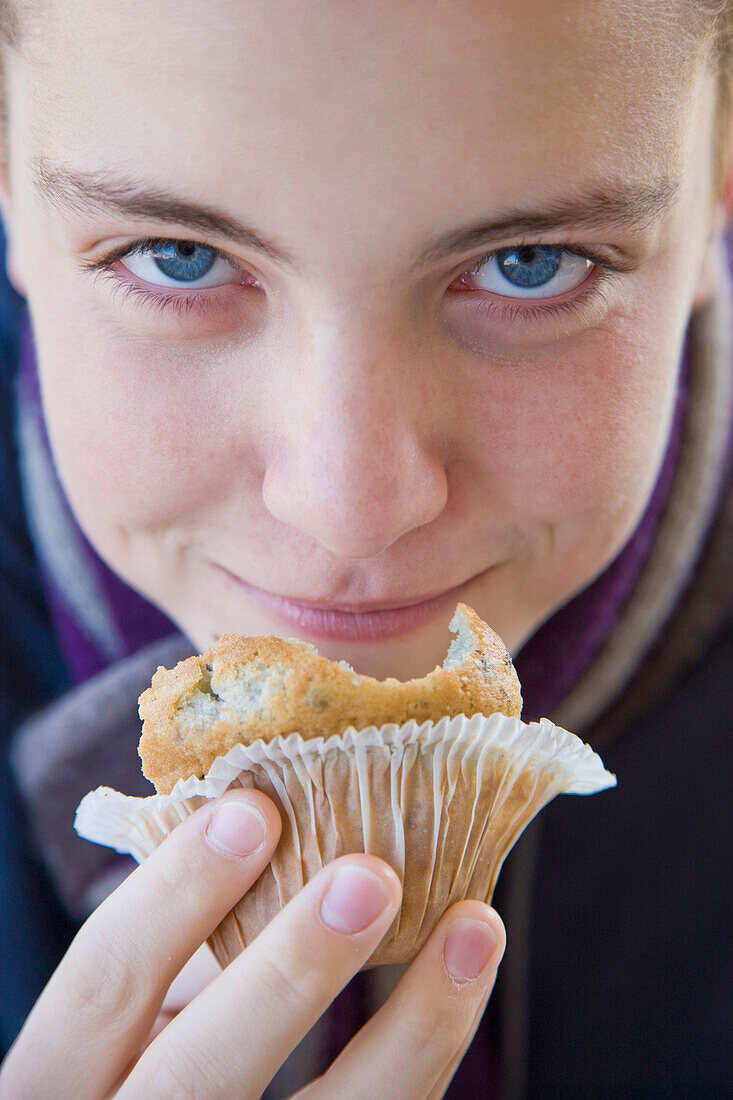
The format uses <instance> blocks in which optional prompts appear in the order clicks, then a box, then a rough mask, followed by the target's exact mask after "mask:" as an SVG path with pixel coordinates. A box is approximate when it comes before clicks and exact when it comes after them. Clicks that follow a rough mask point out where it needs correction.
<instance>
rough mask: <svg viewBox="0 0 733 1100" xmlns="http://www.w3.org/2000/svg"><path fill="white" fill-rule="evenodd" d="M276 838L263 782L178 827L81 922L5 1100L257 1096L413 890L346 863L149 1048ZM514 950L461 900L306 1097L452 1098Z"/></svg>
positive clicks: (4, 1081) (388, 874)
mask: <svg viewBox="0 0 733 1100" xmlns="http://www.w3.org/2000/svg"><path fill="white" fill-rule="evenodd" d="M247 811H249V812H247ZM279 836H280V818H279V815H278V812H277V809H276V807H275V805H274V804H273V803H272V802H271V801H270V800H269V799H267V798H266V797H265V795H263V794H262V793H260V792H259V791H254V790H247V791H236V792H229V793H228V794H226V795H224V796H223V798H221V799H219V800H218V801H217V802H215V803H211V804H208V805H206V806H203V807H202V808H201V809H200V810H198V811H197V812H196V813H195V814H193V815H192V816H191V817H190V818H188V819H187V820H186V821H184V822H183V823H182V824H181V825H180V826H178V828H176V829H175V830H174V831H173V832H172V833H171V835H170V836H169V837H168V838H167V839H166V840H165V841H164V842H163V844H161V846H160V847H159V848H158V849H157V850H156V851H155V852H154V853H153V855H151V856H150V857H149V858H148V859H147V860H146V861H145V862H144V863H143V864H142V865H141V866H140V867H139V868H137V869H136V870H135V871H134V872H133V873H132V874H131V875H130V876H129V878H127V879H126V880H125V882H123V883H122V885H121V886H120V887H118V889H117V890H116V891H115V892H114V893H113V894H112V895H110V897H109V898H107V900H106V901H105V902H103V904H102V905H100V907H99V908H98V909H97V910H96V911H95V912H94V913H93V914H92V916H91V917H90V918H89V920H88V921H87V922H86V924H85V925H84V926H83V928H82V929H81V930H80V931H79V933H78V935H77V936H76V938H75V939H74V942H73V943H72V945H71V947H70V948H69V950H68V952H67V954H66V955H65V956H64V958H63V960H62V961H61V963H60V965H59V967H58V969H57V970H56V972H55V974H54V975H53V977H52V978H51V981H50V982H49V984H48V985H47V987H46V989H45V990H44V992H43V993H42V995H41V997H40V998H39V1000H38V1002H37V1004H36V1006H35V1008H34V1009H33V1012H32V1013H31V1015H30V1016H29V1018H28V1020H27V1021H26V1024H25V1027H24V1028H23V1030H22V1032H21V1033H20V1035H19V1036H18V1039H17V1040H16V1042H15V1044H14V1046H13V1047H12V1049H11V1051H10V1052H9V1054H8V1056H7V1058H6V1059H5V1062H4V1063H3V1066H2V1069H1V1070H0V1097H2V1098H3V1100H11V1098H12V1100H43V1098H45V1097H49V1098H51V1097H58V1096H68V1097H72V1096H73V1097H75V1098H77V1100H103V1098H107V1097H110V1096H114V1097H117V1098H118V1100H137V1098H139V1097H141V1096H144V1097H145V1098H146V1100H158V1098H160V1100H170V1098H171V1097H174V1096H175V1097H179V1096H180V1097H189V1096H191V1097H193V1096H195V1097H196V1098H197V1100H209V1098H210V1100H220V1098H221V1097H224V1096H226V1097H241V1098H246V1100H249V1098H252V1100H254V1098H256V1097H259V1096H260V1095H261V1093H262V1092H263V1090H264V1089H265V1087H266V1086H267V1084H268V1082H269V1081H270V1080H271V1079H272V1077H273V1076H274V1075H275V1073H276V1071H277V1070H278V1068H279V1067H280V1066H281V1064H282V1063H283V1062H284V1061H285V1059H286V1058H287V1056H288V1054H289V1053H290V1052H291V1051H292V1050H293V1049H294V1047H295V1046H296V1045H297V1043H298V1042H299V1041H300V1039H301V1038H302V1037H303V1036H304V1035H305V1034H306V1032H308V1031H309V1029H310V1028H311V1027H312V1025H313V1024H314V1023H315V1022H316V1020H317V1019H318V1017H319V1016H320V1015H321V1014H322V1013H323V1012H324V1011H325V1009H326V1008H327V1007H328V1005H329V1004H330V1003H331V1001H332V1000H333V999H334V997H335V996H336V995H337V994H338V992H339V991H340V990H341V989H342V988H343V987H344V986H345V985H346V984H347V982H348V981H349V980H350V978H351V977H352V976H353V975H354V974H356V972H357V971H358V970H359V969H360V968H361V967H362V966H363V965H364V963H365V962H366V961H367V959H368V958H369V956H370V955H371V954H372V952H373V951H374V949H375V948H376V946H377V944H378V943H379V941H380V940H381V939H382V937H383V936H384V934H385V932H386V931H387V929H388V927H389V925H390V924H391V922H392V920H393V918H394V916H395V914H396V912H397V910H398V908H399V904H400V900H401V890H400V883H399V880H398V878H397V875H396V874H395V873H394V871H393V870H392V869H391V868H390V867H388V866H387V865H386V864H385V863H383V862H382V861H381V860H378V859H376V858H375V857H373V856H366V855H351V856H343V857H342V858H341V859H338V860H335V861H334V862H333V863H331V864H329V865H328V866H327V867H325V868H324V869H323V870H322V871H321V872H320V873H319V874H318V875H316V877H315V878H314V879H313V880H312V881H311V882H310V883H309V884H308V885H307V886H306V887H304V889H303V890H301V892H300V893H299V894H298V895H297V896H296V897H295V898H294V899H293V900H292V901H291V902H290V903H289V905H287V906H286V907H285V908H284V909H283V911H282V912H281V913H279V914H278V916H277V917H275V919H274V920H273V921H272V922H271V923H270V924H269V925H268V926H267V928H265V929H264V931H263V932H262V933H261V934H260V935H259V936H258V937H257V939H256V940H255V941H254V943H253V944H252V945H251V946H250V947H248V948H247V949H246V951H243V952H242V954H241V955H239V956H238V957H237V958H236V959H235V960H234V961H233V962H232V963H231V964H230V965H229V966H228V967H227V968H226V969H225V970H223V971H222V972H221V973H220V974H219V975H218V976H217V977H216V978H214V980H213V981H212V982H211V983H210V984H209V985H208V986H207V987H206V988H205V989H204V990H203V991H202V992H200V993H199V994H198V995H197V996H196V997H195V998H194V999H193V1000H192V1001H191V1002H190V1003H189V1004H188V1005H187V1006H186V1007H185V1008H184V1009H183V1010H182V1011H181V1012H179V1013H178V1015H176V1016H175V1018H174V1019H173V1020H172V1021H171V1022H170V1023H169V1024H168V1025H167V1026H166V1027H164V1028H163V1030H162V1031H160V1033H159V1034H157V1035H155V1037H154V1038H153V1039H152V1042H150V1041H149V1038H150V1036H151V1031H152V1029H153V1024H154V1021H155V1020H156V1016H157V1015H158V1013H159V1010H160V1008H161V1005H162V1003H163V1000H164V998H165V995H166V991H167V990H168V988H169V986H170V985H171V983H172V981H173V979H174V978H175V977H176V975H177V974H178V973H179V971H180V970H181V969H182V967H183V966H184V964H185V963H186V961H187V960H188V959H189V958H190V957H191V956H192V955H193V954H194V952H195V951H196V949H197V948H198V947H199V945H200V944H201V943H203V941H204V940H205V938H206V937H207V936H208V935H209V934H210V933H211V931H212V930H213V929H214V928H215V927H216V925H217V924H218V923H219V921H220V920H221V919H222V918H223V917H224V915H225V914H226V913H227V912H228V911H229V910H230V909H231V908H232V907H233V905H234V904H235V903H236V902H237V901H238V900H239V899H240V898H241V897H242V895H243V894H244V893H246V891H247V890H248V889H249V887H250V886H251V885H252V883H253V882H254V881H255V880H256V879H257V877H258V875H260V874H261V873H262V871H263V869H264V868H265V866H266V865H267V863H268V861H269V859H270V858H271V856H272V853H273V852H274V850H275V847H276V845H277V842H278V839H279ZM503 944H504V932H503V926H502V925H501V922H500V920H499V918H498V916H497V915H496V914H495V913H494V912H493V911H492V910H490V909H489V908H488V907H487V906H485V905H482V904H481V903H479V902H461V903H459V904H458V905H455V906H453V908H452V909H451V910H450V911H449V912H448V913H446V914H445V915H444V917H443V918H442V920H441V921H440V923H439V925H438V927H437V928H436V929H435V930H434V932H433V934H432V935H431V937H430V939H429V940H428V941H427V943H426V944H425V946H424V947H423V949H422V951H421V952H420V954H419V955H418V957H417V958H416V959H415V961H414V962H413V964H412V965H411V966H410V968H409V969H408V970H407V972H406V974H405V975H404V977H403V979H402V981H401V982H400V984H399V985H398V986H397V988H396V990H395V991H394V993H393V994H392V996H391V997H390V998H389V1000H388V1001H387V1002H386V1004H385V1005H384V1006H383V1007H382V1008H381V1009H380V1011H379V1012H378V1013H377V1014H376V1015H375V1016H374V1017H373V1018H372V1019H371V1020H370V1021H369V1022H368V1023H367V1024H366V1025H365V1026H364V1027H363V1028H362V1030H361V1031H360V1032H359V1033H358V1034H357V1035H356V1036H355V1038H354V1039H353V1040H352V1042H351V1043H350V1044H349V1045H348V1046H347V1048H346V1049H345V1051H344V1052H343V1053H342V1054H341V1056H340V1057H339V1058H338V1059H337V1061H336V1062H335V1063H334V1064H333V1065H332V1066H331V1067H330V1069H329V1070H328V1071H327V1072H326V1074H325V1075H324V1076H323V1077H321V1078H319V1079H318V1080H317V1081H315V1082H313V1083H312V1084H310V1085H309V1086H307V1087H306V1089H305V1090H303V1091H301V1093H300V1094H299V1095H300V1096H301V1097H305V1096H307V1097H308V1098H309V1100H316V1098H319V1100H320V1098H323V1097H334V1098H335V1097H344V1096H348V1097H349V1100H359V1098H362V1097H363V1098H364V1100H366V1098H367V1097H369V1098H371V1097H374V1096H375V1095H380V1096H381V1097H383V1098H384V1100H390V1098H393V1097H394V1098H395V1100H397V1098H398V1097H399V1098H400V1100H411V1098H415V1100H418V1098H419V1100H425V1098H430V1100H433V1098H437V1097H440V1096H442V1094H443V1092H444V1091H445V1089H446V1088H447V1086H448V1083H449V1081H450V1079H451V1077H452V1075H453V1073H454V1072H455V1069H456V1067H457V1065H458V1062H459V1060H460V1058H461V1057H462V1055H463V1053H464V1052H465V1049H466V1048H467V1046H468V1044H469V1042H470V1040H471V1038H472V1036H473V1033H474V1031H475V1029H476V1026H477V1024H478V1021H479V1019H480V1016H481V1013H482V1012H483V1009H484V1006H485V1003H486V1000H487V998H488V995H489V993H490V991H491V987H492V985H493V981H494V977H495V974H496V968H497V966H498V963H499V960H500V957H501V954H502V951H503ZM482 964H483V965H482ZM146 1043H147V1045H146ZM141 1051H142V1053H140V1052H141Z"/></svg>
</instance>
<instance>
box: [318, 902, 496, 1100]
mask: <svg viewBox="0 0 733 1100" xmlns="http://www.w3.org/2000/svg"><path fill="white" fill-rule="evenodd" d="M505 942H506V937H505V932H504V925H503V924H502V922H501V919H500V917H499V915H498V913H496V912H495V911H494V910H493V909H490V908H489V907H488V906H487V905H483V904H482V903H481V902H478V901H464V902H459V903H458V904H456V905H454V906H452V907H451V909H449V910H448V912H447V913H446V914H445V915H444V916H443V917H442V919H441V920H440V922H439V923H438V925H437V926H436V928H435V929H434V931H433V932H432V934H431V935H430V937H429V939H428V940H427V942H426V943H425V944H424V946H423V948H422V950H421V951H420V953H419V955H418V956H417V958H416V959H415V961H414V962H413V963H412V965H411V966H410V967H409V969H408V970H407V972H406V973H405V975H404V976H403V978H402V980H401V981H400V983H399V985H398V986H397V988H396V989H395V990H394V992H393V993H392V995H391V996H390V997H389V998H388V1000H387V1001H386V1002H385V1004H384V1005H383V1006H382V1008H381V1009H380V1010H379V1012H377V1013H376V1015H375V1016H373V1017H372V1019H371V1020H370V1021H369V1022H368V1023H367V1024H365V1025H364V1027H363V1028H362V1029H361V1030H360V1031H359V1032H358V1034H357V1035H355V1036H354V1038H353V1039H352V1041H351V1042H350V1043H349V1045H348V1046H347V1047H346V1048H345V1050H344V1051H343V1052H342V1053H341V1055H340V1056H339V1057H338V1059H337V1060H336V1061H335V1062H334V1064H333V1065H332V1066H331V1068H330V1069H329V1070H328V1071H327V1073H325V1074H324V1076H323V1077H322V1078H320V1080H319V1082H318V1086H317V1087H315V1088H314V1089H313V1093H312V1094H313V1096H314V1097H318V1100H322V1098H326V1097H328V1098H331V1097H333V1098H334V1100H335V1098H336V1097H342V1096H348V1097H349V1100H362V1098H363V1100H368V1098H370V1097H373V1096H375V1095H376V1094H377V1090H378V1092H379V1095H380V1096H381V1097H382V1098H383V1100H392V1098H393V1097H394V1098H395V1100H396V1098H397V1097H399V1098H401V1100H412V1098H414V1100H418V1098H419V1100H425V1098H426V1097H428V1096H432V1095H433V1090H435V1089H436V1088H437V1087H438V1086H439V1083H441V1082H442V1081H443V1079H444V1078H445V1079H446V1083H445V1088H447V1086H448V1083H449V1082H450V1077H451V1076H452V1075H453V1073H455V1067H456V1066H457V1065H458V1061H459V1060H460V1055H461V1053H462V1052H464V1051H465V1049H466V1048H467V1046H468V1043H469V1042H470V1039H471V1037H472V1036H473V1033H474V1031H475V1029H476V1027H477V1026H478V1022H479V1020H480V1018H481V1013H482V1012H483V1010H484V1007H485V1005H486V1002H487V1000H488V998H489V995H490V993H491V990H492V988H493V986H494V981H495V979H496V971H497V968H498V965H499V962H500V961H501V957H502V955H503V953H504V944H505ZM451 1067H453V1068H452V1071H451ZM449 1073H450V1076H448V1074H449ZM445 1088H444V1091H445ZM305 1095H307V1093H306V1094H305ZM435 1095H440V1093H437V1092H436V1094H435Z"/></svg>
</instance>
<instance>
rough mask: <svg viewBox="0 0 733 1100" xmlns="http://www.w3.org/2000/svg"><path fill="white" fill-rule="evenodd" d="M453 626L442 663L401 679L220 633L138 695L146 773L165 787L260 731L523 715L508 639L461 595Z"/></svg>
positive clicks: (199, 772) (307, 733)
mask: <svg viewBox="0 0 733 1100" xmlns="http://www.w3.org/2000/svg"><path fill="white" fill-rule="evenodd" d="M450 629H451V630H452V631H453V632H454V633H456V634H457V637H456V638H455V639H454V640H453V642H452V644H451V647H450V649H449V651H448V655H447V657H446V659H445V661H444V662H443V665H442V667H441V666H438V667H437V668H435V669H434V670H433V671H432V672H431V673H429V675H427V676H424V677H422V678H420V679H414V680H407V681H404V682H403V681H400V680H395V679H393V678H392V677H389V678H388V679H386V680H376V679H374V678H373V677H371V676H360V675H358V674H357V673H356V672H355V671H354V669H353V668H351V666H350V665H348V664H347V663H346V662H345V661H329V660H328V659H327V658H325V657H322V656H320V654H319V653H318V652H317V650H316V649H315V647H314V646H312V645H308V644H307V643H305V642H298V641H284V640H283V639H281V638H275V637H272V636H267V637H261V638H246V637H242V636H241V635H238V634H223V635H222V636H221V638H220V639H219V641H218V642H217V643H216V645H215V647H214V648H213V650H211V649H210V650H208V651H207V652H206V653H205V654H204V655H203V656H194V657H189V658H188V659H187V660H185V661H180V662H179V663H178V664H177V665H176V667H175V668H173V669H166V668H163V667H162V666H161V667H160V668H158V670H157V672H156V673H155V675H154V676H153V680H152V684H151V686H150V687H149V688H148V689H147V690H146V691H144V692H143V694H142V695H141V696H140V717H141V718H142V719H143V731H142V737H141V739H140V745H139V750H138V751H139V753H140V757H141V759H142V764H143V774H144V775H145V776H146V777H147V778H148V779H149V780H151V782H152V783H154V784H155V789H156V791H157V792H158V793H159V794H168V793H169V792H170V791H171V790H172V789H173V787H174V786H175V784H176V783H177V782H178V780H179V779H187V778H188V777H189V776H192V775H195V776H197V777H198V778H202V777H203V776H204V775H205V774H206V773H207V772H208V770H209V768H210V767H211V765H212V764H213V762H214V760H215V759H216V758H217V757H218V756H224V755H225V754H226V753H227V752H228V751H229V750H230V749H231V748H232V747H233V746H234V745H236V744H239V743H243V744H251V743H252V742H253V741H256V740H258V739H260V738H261V739H262V740H265V741H269V740H271V739H272V738H273V737H277V736H287V735H288V734H291V733H299V734H300V735H301V736H302V737H305V738H310V737H329V736H331V735H332V734H341V733H343V732H344V731H345V730H347V729H349V728H350V727H354V728H355V729H357V730H359V729H365V728H366V727H367V726H383V725H385V724H387V723H395V724H397V725H402V724H403V723H404V722H408V721H410V720H413V719H414V720H415V721H416V722H426V721H434V722H437V721H439V720H440V719H441V718H444V717H446V716H449V717H455V716H457V715H459V714H465V715H466V716H467V717H471V715H473V714H486V715H488V714H494V713H497V712H500V713H501V714H506V715H508V716H509V717H519V715H520V714H521V710H522V696H521V692H520V686H519V679H518V677H517V674H516V671H515V669H514V665H513V664H512V660H511V657H510V656H509V653H508V652H507V649H506V647H505V645H504V643H503V642H502V640H501V639H500V638H499V637H498V635H497V634H495V633H494V631H493V630H491V629H490V627H488V626H487V625H486V623H484V622H483V621H482V620H481V619H480V618H479V617H478V615H477V614H476V612H475V611H474V610H473V609H472V608H470V607H468V606H467V605H466V604H462V603H459V604H458V606H457V607H456V611H455V614H454V616H453V618H452V620H451V623H450Z"/></svg>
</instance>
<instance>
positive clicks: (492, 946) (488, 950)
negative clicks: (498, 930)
mask: <svg viewBox="0 0 733 1100" xmlns="http://www.w3.org/2000/svg"><path fill="white" fill-rule="evenodd" d="M498 943H499V941H498V940H497V938H496V935H495V933H494V931H493V929H492V928H491V926H490V925H488V924H484V922H483V921H480V920H468V919H467V918H465V917H463V918H461V919H460V920H457V921H456V922H455V924H454V925H453V927H452V928H451V930H450V932H449V933H448V935H447V937H446V941H445V946H444V948H443V960H444V962H445V968H446V970H447V971H448V973H449V974H450V976H451V978H453V979H454V981H457V982H472V981H473V980H474V978H478V976H479V974H480V973H481V971H482V970H483V969H484V967H485V966H486V964H487V963H488V961H489V959H490V958H491V956H492V955H493V954H494V952H495V951H496V948H497V946H498Z"/></svg>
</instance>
